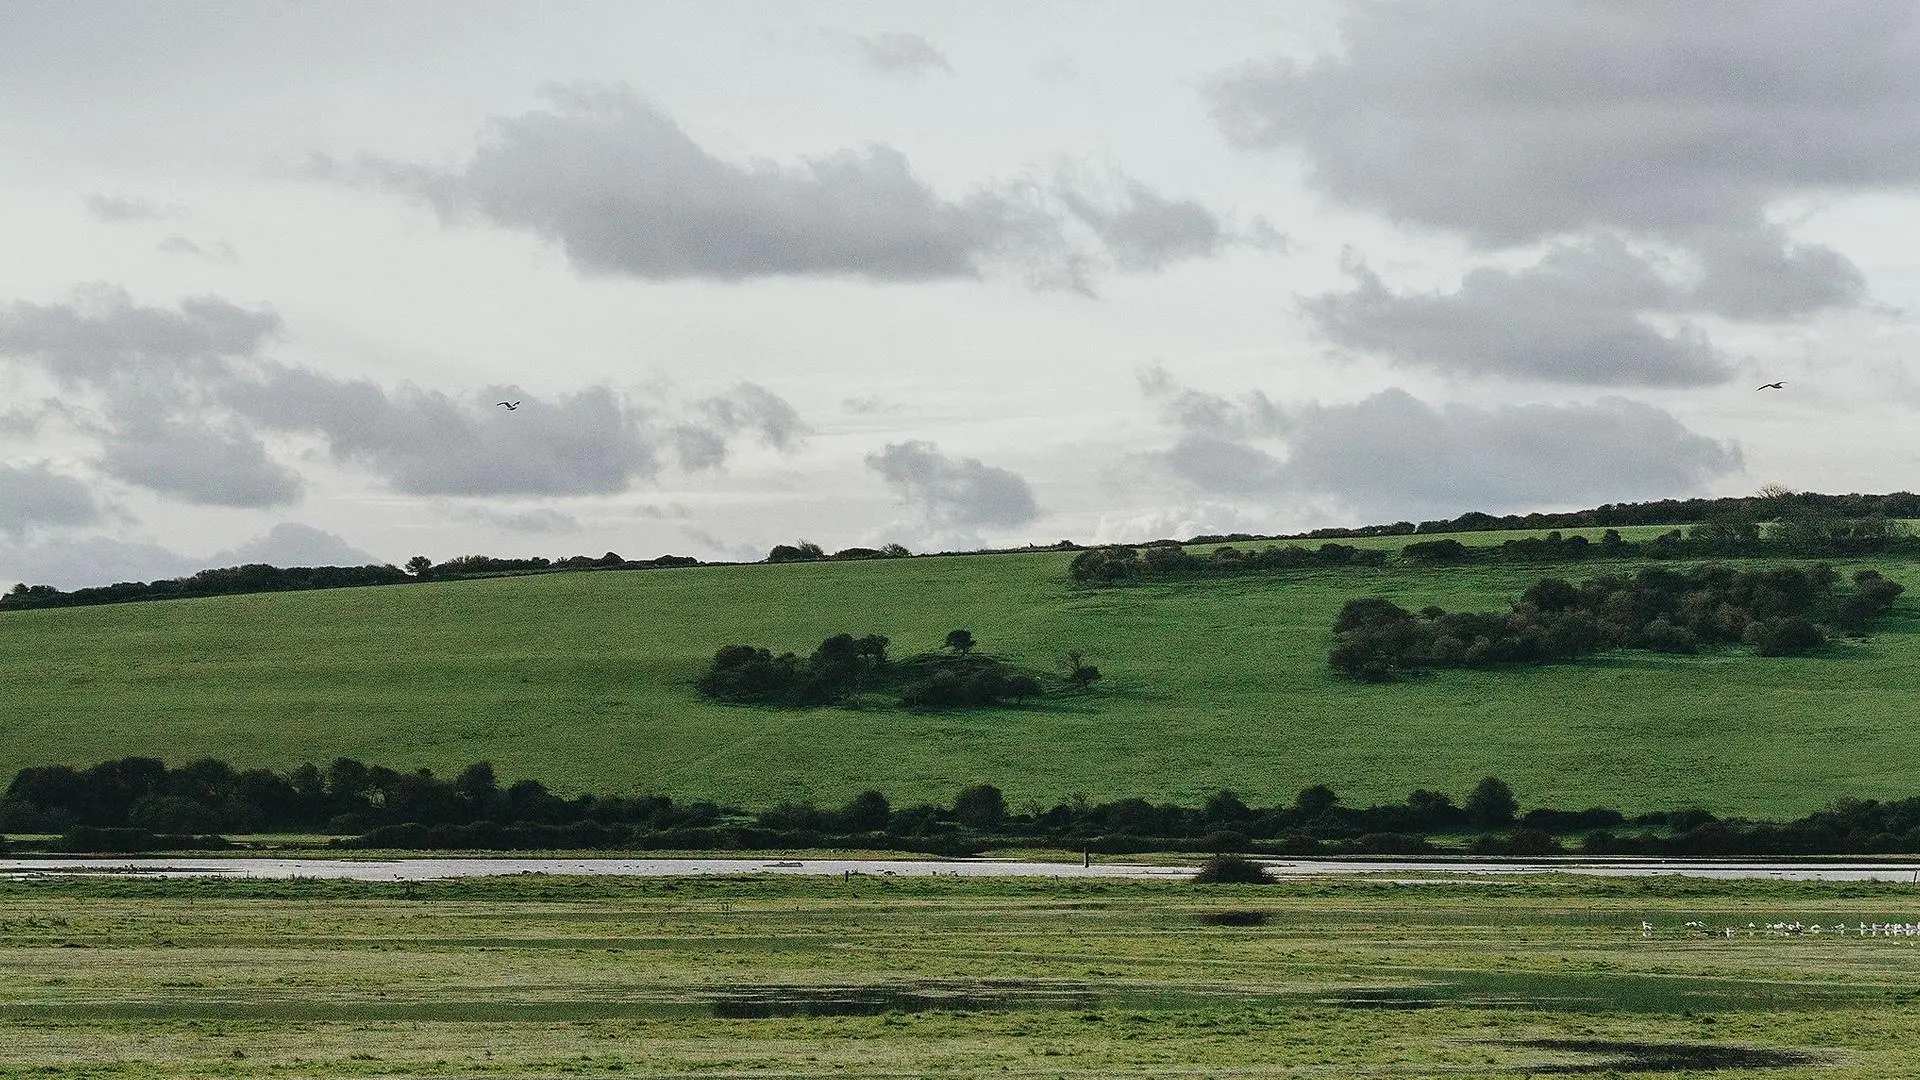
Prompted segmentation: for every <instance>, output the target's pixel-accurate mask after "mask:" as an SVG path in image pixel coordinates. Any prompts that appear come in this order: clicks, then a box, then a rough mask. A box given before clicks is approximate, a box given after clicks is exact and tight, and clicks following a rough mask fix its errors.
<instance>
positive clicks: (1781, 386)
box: [1754, 382, 1787, 390]
mask: <svg viewBox="0 0 1920 1080" xmlns="http://www.w3.org/2000/svg"><path fill="white" fill-rule="evenodd" d="M1786 388H1787V384H1786V383H1784V382H1770V383H1767V384H1765V385H1764V386H1756V387H1754V389H1755V390H1785V389H1786Z"/></svg>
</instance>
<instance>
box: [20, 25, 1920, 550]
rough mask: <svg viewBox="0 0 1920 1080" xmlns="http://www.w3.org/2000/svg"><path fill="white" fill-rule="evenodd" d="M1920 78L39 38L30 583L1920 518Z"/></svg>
mask: <svg viewBox="0 0 1920 1080" xmlns="http://www.w3.org/2000/svg"><path fill="white" fill-rule="evenodd" d="M1915 56H1920V8H1916V6H1915V5H1913V4H1912V3H1910V2H1906V0H1901V2H1897V3H1894V2H1888V3H1876V2H1860V3H1852V2H1842V0H1829V2H1824V3H1819V4H1812V3H1806V2H1804V0H1785V2H1763V0H1739V2H1732V0H1727V2H1716V0H1696V2H1690V3H1686V4H1675V3H1669V2H1665V0H1661V2H1645V3H1641V2H1634V0H1595V2H1592V3H1567V2H1548V0H1533V2H1529V3H1526V4H1514V3H1512V2H1510V0H1436V2H1434V3H1425V4H1420V3H1335V2H1327V3H1289V4H1283V5H1276V4H1271V3H1255V2H1248V3H1237V2H1215V3H1200V4H1178V5H1176V4H1168V3H1156V4H1144V3H1142V4H1132V3H1119V2H1116V3H1103V4H1099V5H1090V4H1078V3H1072V4H1069V3H1060V4H1045V3H1038V4H1036V3H1017V4H1016V3H989V2H981V3H968V4H954V3H949V2H928V3H912V2H895V3H888V4H870V3H842V4H835V3H805V2H780V3H773V2H768V0H762V2H758V3H739V2H725V0H721V2H713V0H702V2H699V3H694V2H687V3H664V2H662V3H640V4H634V3H611V2H609V3H590V2H575V3H568V2H555V3H547V4H537V5H536V4H519V3H516V4H489V3H485V2H476V0H460V2H458V3H454V2H443V3H428V2H416V3H406V4H392V3H385V2H381V3H362V2H353V0H344V2H333V3H328V4H289V3H278V2H276V3H206V4H192V5H185V4H176V5H163V4H147V3H98V2H89V0H68V2H63V3H58V4H50V3H40V2H37V0H36V2H21V0H0V133H4V147H5V153H4V154H0V245H3V246H4V250H5V251H6V253H7V257H6V258H4V259H0V380H3V381H4V387H3V389H4V395H5V400H4V401H3V402H0V582H9V581H14V580H27V581H32V582H46V583H51V584H56V585H61V586H63V587H73V586H78V585H86V584H97V583H102V582H107V581H113V580H130V579H148V578H153V577H159V576H170V575H173V574H178V573H184V572H190V571H192V570H194V569H198V568H201V567H204V566H208V565H224V564H229V563H233V562H240V561H267V562H276V563H280V564H283V565H290V564H296V563H325V562H362V561H369V560H377V561H383V562H396V563H397V562H401V561H404V560H405V559H407V558H408V557H409V556H412V555H415V554H425V555H428V556H429V557H431V558H434V559H436V560H441V559H446V558H451V557H454V556H457V555H462V554H472V553H487V554H501V555H534V554H541V555H548V556H562V555H569V554H576V553H586V554H599V553H601V552H604V551H608V550H613V551H617V552H620V553H621V554H623V555H625V556H628V557H630V558H642V557H650V556H653V555H658V554H662V553H668V552H671V553H675V554H690V555H696V556H700V557H702V558H757V557H760V556H761V555H764V553H765V552H766V550H767V549H768V548H769V547H771V546H772V545H773V544H775V543H783V542H785V543H791V542H793V541H795V540H797V539H801V538H805V539H809V540H812V541H814V542H816V543H820V544H822V545H824V546H825V547H827V548H828V549H830V550H831V549H835V548H839V547H845V546H851V545H870V546H877V545H879V544H881V543H885V542H889V541H894V542H899V543H904V544H906V545H907V546H909V547H910V548H913V549H914V550H916V551H918V550H930V549H942V548H955V547H974V546H980V545H996V546H998V545H1010V544H1019V543H1026V542H1052V541H1054V540H1058V539H1062V538H1070V539H1074V540H1079V541H1093V540H1103V541H1111V540H1139V539H1148V538H1152V537H1158V536H1166V535H1188V534H1192V533H1196V532H1219V531H1234V530H1248V531H1259V532H1273V531H1291V530H1297V529H1305V528H1312V527H1316V526H1321V525H1334V524H1360V523H1366V522H1373V521H1391V520H1397V519H1402V518H1411V519H1420V518H1423V517H1435V516H1452V515H1455V514H1458V513H1460V512H1462V511H1466V510H1482V511H1488V512H1505V511H1514V510H1528V509H1556V508H1560V509H1564V508H1576V507H1580V506H1588V505H1594V504H1597V503H1602V502H1608V501H1619V500H1631V499H1644V498H1659V497H1665V496H1682V495H1692V494H1744V493H1747V492H1751V491H1753V490H1754V489H1755V488H1757V487H1759V486H1760V485H1762V484H1784V485H1786V486H1788V487H1792V488H1796V489H1816V490H1823V491H1890V490H1900V489H1909V488H1912V487H1913V486H1914V483H1915V481H1914V474H1915V472H1916V466H1917V465H1920V440H1917V439H1916V437H1915V436H1914V435H1913V431H1914V426H1915V420H1916V418H1917V416H1916V410H1917V409H1920V371H1916V370H1915V369H1914V366H1913V365H1912V364H1910V363H1909V359H1908V358H1909V356H1910V355H1920V351H1916V346H1920V326H1916V314H1915V305H1916V303H1920V268H1917V267H1916V263H1915V260H1914V258H1913V256H1912V253H1911V250H1912V246H1913V245H1912V239H1911V237H1910V235H1909V233H1910V232H1911V226H1912V224H1913V223H1914V222H1916V221H1920V199H1916V186H1917V185H1920V65H1916V64H1915V63H1913V58H1914V57H1915ZM1773 380H1785V381H1786V387H1785V389H1784V390H1781V391H1766V392H1756V391H1755V390H1754V387H1755V386H1756V385H1758V384H1759V383H1761V382H1770V381H1773ZM502 400H509V401H518V402H520V403H521V404H520V406H519V407H518V408H517V409H514V410H511V411H509V410H507V409H504V408H500V407H498V406H497V405H496V404H495V403H496V402H498V401H502Z"/></svg>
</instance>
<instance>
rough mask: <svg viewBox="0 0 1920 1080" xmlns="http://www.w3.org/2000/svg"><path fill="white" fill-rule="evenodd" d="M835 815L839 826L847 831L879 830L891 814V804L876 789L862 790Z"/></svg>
mask: <svg viewBox="0 0 1920 1080" xmlns="http://www.w3.org/2000/svg"><path fill="white" fill-rule="evenodd" d="M837 816H838V817H839V819H840V821H839V824H840V827H841V828H842V829H845V830H846V831H848V832H879V831H880V830H881V829H884V828H886V827H887V819H888V818H890V817H892V816H893V805H892V804H891V803H889V802H887V797H886V796H885V795H882V794H880V793H879V792H877V791H863V792H861V793H860V794H858V795H855V796H854V797H853V799H852V801H850V802H848V803H847V805H846V806H844V807H841V809H840V813H839V814H838V815H837Z"/></svg>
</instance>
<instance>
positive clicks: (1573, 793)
mask: <svg viewBox="0 0 1920 1080" xmlns="http://www.w3.org/2000/svg"><path fill="white" fill-rule="evenodd" d="M1465 539H1467V540H1468V541H1469V542H1480V543H1484V542H1488V541H1487V539H1486V538H1485V537H1466V538H1465ZM1396 540H1397V541H1401V542H1403V541H1404V538H1389V540H1388V541H1387V542H1389V543H1392V542H1394V541H1396ZM1069 557H1070V556H1069V555H1068V554H1064V553H1051V552H1049V553H1038V554H1031V555H997V556H986V557H956V558H922V559H903V560H884V561H875V562H858V563H811V564H794V565H781V566H764V565H756V566H737V567H702V568H696V569H687V570H675V571H665V572H633V573H577V574H553V575H544V576H537V577H522V578H500V579H491V580H480V581H466V582H450V583H434V584H421V585H405V586H395V587H384V588H363V589H346V590H335V591H328V592H307V593H291V594H279V595H253V596H234V597H222V598H216V599H207V600H186V601H168V602H161V603H146V604H128V605H121V606H110V607H91V608H74V609H62V610H48V611H27V612H13V613H8V614H6V615H5V616H4V617H0V672H4V679H5V694H6V697H5V699H4V700H5V705H4V716H5V727H4V730H5V732H6V738H5V739H4V740H0V773H4V774H8V775H10V774H11V772H12V770H14V769H17V768H19V767H21V766H24V765H29V764H44V763H49V762H67V763H73V764H88V763H91V762H93V761H96V760H99V759H103V758H109V757H118V756H121V755H125V754H136V753H138V754H150V755H154V756H158V757H163V758H166V759H168V760H169V761H173V762H180V761H183V760H186V759H188V758H192V757H197V756H207V755H211V756H217V757H222V758H225V759H227V760H229V761H232V762H234V763H235V764H237V765H242V766H255V765H265V766H270V767H274V768H286V767H290V766H292V765H295V764H298V763H300V762H301V761H306V760H313V761H316V762H321V763H324V762H325V761H326V760H328V759H331V758H333V757H335V756H339V755H348V756H354V757H359V758H361V759H363V760H365V761H368V762H373V763H380V764H387V765H392V766H396V767H412V766H422V765H424V766H428V767H431V768H433V769H435V770H436V771H445V770H450V769H455V768H458V767H459V766H461V765H464V764H466V763H468V762H470V761H474V760H479V759H490V760H492V761H493V762H494V763H495V764H496V766H497V767H498V769H499V772H500V774H501V775H502V777H503V778H507V779H517V778H521V777H528V776H533V777H539V778H541V779H543V780H546V781H548V782H549V783H550V784H552V785H553V786H555V787H556V788H559V789H561V790H565V791H570V792H577V791H583V790H625V791H636V792H640V791H663V792H668V793H671V794H674V795H676V796H705V797H712V798H716V799H720V800H723V801H727V802H732V803H737V804H742V805H747V806H760V805H766V804H769V803H772V802H775V801H778V800H782V799H789V798H811V799H814V800H817V801H821V802H837V801H840V800H843V799H845V798H846V797H848V796H850V795H852V794H854V793H856V792H858V791H860V790H862V789H864V788H867V787H878V788H879V789H881V790H882V791H884V792H886V793H887V794H888V795H889V796H891V797H892V798H893V799H894V800H895V802H896V803H901V802H905V801H909V800H917V799H931V800H938V801H945V800H947V799H950V798H951V797H952V794H953V793H954V791H956V790H957V789H958V788H960V787H961V786H963V785H966V784H969V783H976V782H982V781H986V782H992V783H996V784H998V785H1000V786H1001V787H1002V788H1003V789H1005V790H1006V792H1007V794H1008V797H1009V801H1010V802H1011V803H1012V804H1013V805H1014V806H1016V807H1025V806H1028V805H1030V804H1033V803H1041V802H1044V803H1051V802H1053V801H1056V800H1060V799H1064V798H1068V797H1070V796H1072V795H1074V794H1076V793H1081V794H1085V795H1087V796H1089V797H1091V798H1093V799H1095V800H1103V799H1109V798H1118V797H1121V796H1125V795H1142V796H1147V797H1150V798H1154V799H1175V800H1180V801H1188V802H1191V801H1196V800H1199V799H1201V798H1203V797H1204V796H1205V795H1206V794H1208V793H1210V792H1212V791H1214V790H1217V789H1219V788H1221V787H1230V788H1233V789H1234V790H1236V791H1238V792H1240V793H1241V795H1242V796H1243V797H1244V798H1246V799H1247V800H1248V801H1249V802H1254V803H1268V802H1273V801H1279V800H1283V799H1286V798H1289V797H1290V796H1291V795H1292V793H1293V792H1294V791H1296V790H1298V789H1299V788H1300V787H1302V786H1304V785H1306V784H1309V783H1318V782H1325V783H1329V784H1331V785H1333V786H1334V787H1335V789H1336V790H1337V791H1339V792H1340V793H1341V795H1342V796H1343V797H1344V798H1345V799H1346V801H1348V802H1350V803H1362V802H1366V801H1371V800H1376V799H1379V800H1397V799H1399V798H1401V797H1403V796H1404V795H1405V794H1406V793H1407V792H1408V791H1409V790H1410V789H1412V788H1414V787H1429V788H1437V789H1440V790H1444V791H1448V792H1451V793H1454V794H1455V795H1456V797H1461V796H1464V795H1465V793H1466V792H1467V790H1468V789H1469V788H1470V787H1471V786H1472V784H1473V783H1474V782H1475V781H1476V780H1478V779H1479V778H1480V777H1482V776H1485V775H1487V774H1489V773H1491V774H1496V775H1498V776H1500V777H1502V778H1503V779H1505V780H1507V781H1508V782H1509V783H1510V784H1511V785H1512V786H1513V787H1514V789H1515V791H1516V792H1517V793H1518V794H1519V796H1520V798H1521V801H1522V803H1523V804H1524V805H1537V804H1544V803H1550V804H1555V805H1560V806H1567V807H1576V806H1585V805H1589V804H1593V803H1605V804H1609V805H1618V806H1621V807H1623V808H1625V809H1628V810H1639V809H1654V808H1665V807H1673V806H1683V805H1704V806H1706V807H1707V808H1709V809H1712V810H1715V811H1718V812H1723V813H1726V812H1734V813H1747V814H1757V815H1767V816H1789V815H1797V814H1800V813H1804V812H1806V811H1807V810H1810V809H1812V808H1814V807H1816V806H1818V805H1820V804H1822V803H1824V802H1826V801H1827V800H1828V799H1830V798H1832V797H1833V796H1836V795H1840V794H1851V795H1859V796H1868V797H1893V796H1906V795H1912V794H1915V793H1920V723H1916V721H1915V718H1914V688H1915V687H1920V620H1917V619H1916V618H1915V617H1914V612H1915V610H1916V603H1917V601H1916V596H1920V590H1915V591H1914V592H1913V593H1910V594H1909V596H1908V597H1907V598H1903V600H1902V603H1901V605H1900V607H1899V608H1898V609H1897V615H1898V617H1897V618H1896V619H1894V620H1893V621H1892V623H1891V625H1889V626H1887V627H1886V628H1885V629H1883V630H1881V631H1879V632H1877V633H1876V634H1875V636H1874V637H1873V638H1871V639H1869V640H1868V641H1866V642H1864V643H1842V644H1840V645H1837V646H1835V647H1834V648H1832V649H1831V650H1829V651H1828V652H1827V653H1826V654H1824V655H1821V656H1819V657H1817V658H1806V659H1771V660H1769V659H1758V658H1752V657H1747V656H1744V655H1740V656H1735V655H1724V656H1712V657H1658V656H1652V655H1649V654H1641V653H1630V654H1620V655H1617V656H1614V657H1609V658H1605V659H1601V660H1597V661H1593V662H1588V663H1584V664H1578V665H1571V666H1562V667H1551V668H1542V669H1537V670H1527V671H1504V672H1471V671H1449V672H1446V673H1443V674H1440V675H1437V676H1434V677H1432V678H1428V679H1422V680H1418V681H1414V682H1408V683H1402V684H1397V685H1388V686H1370V685H1360V684H1355V683H1349V682H1344V681H1339V680H1336V679H1335V678H1333V677H1332V676H1331V675H1330V673H1329V672H1328V670H1327V667H1326V664H1325V656H1326V648H1327V644H1328V628H1329V626H1330V625H1331V623H1332V620H1333V617H1334V614H1335V613H1336V611H1337V610H1338V609H1339V607H1340V605H1341V603H1342V602H1344V601H1345V600H1346V599H1348V598H1351V597H1354V596H1360V595H1373V594H1377V595H1386V596H1389V597H1391V598H1393V599H1394V600H1396V601H1397V602H1399V603H1401V604H1402V605H1403V606H1406V607H1409V608H1419V607H1421V606H1424V605H1426V604H1429V603H1433V604H1439V605H1440V606H1442V607H1445V608H1448V609H1449V610H1457V609H1469V608H1490V607H1504V606H1505V605H1506V603H1508V602H1509V601H1510V600H1511V599H1512V598H1513V597H1515V596H1516V595H1517V594H1518V593H1519V591H1520V590H1521V589H1522V588H1524V587H1525V585H1526V584H1527V583H1529V582H1530V581H1532V580H1533V579H1535V578H1537V577H1538V576H1539V575H1540V573H1541V571H1540V570H1538V569H1529V568H1522V567H1491V566H1476V567H1472V568H1464V569H1460V568H1456V569H1444V570H1440V569H1422V568H1396V567H1388V568H1383V569H1371V570H1369V569H1338V570H1324V571H1313V572H1305V573H1294V574H1289V575H1286V576H1277V577H1257V576H1256V577H1243V578H1236V579H1224V580H1212V581H1204V582H1189V583H1180V584H1161V585H1145V586H1132V587H1125V588H1118V589H1086V588H1080V587H1075V586H1073V585H1071V584H1069V583H1068V581H1067V577H1066V564H1067V561H1068V559H1069ZM1858 565H1871V566H1876V567H1879V568H1881V569H1882V570H1883V571H1884V572H1885V573H1887V575H1888V576H1889V577H1892V578H1894V579H1896V580H1901V581H1903V582H1905V583H1906V584H1908V586H1909V587H1910V588H1911V587H1913V586H1916V585H1920V567H1917V566H1916V565H1915V564H1913V563H1911V562H1901V561H1895V560H1890V559H1884V558H1883V559H1863V560H1858ZM1603 568H1605V564H1588V565H1586V566H1576V567H1569V568H1566V569H1564V570H1562V571H1557V572H1563V573H1566V574H1568V575H1569V576H1576V577H1577V576H1584V575H1586V574H1589V573H1598V572H1601V571H1602V569H1603ZM955 627H966V628H968V629H970V630H972V631H973V633H974V635H975V636H976V637H977V638H978V639H979V641H980V646H981V648H982V649H983V650H986V651H990V652H993V653H997V654H1001V655H1005V656H1007V657H1009V658H1012V659H1015V660H1018V661H1021V662H1024V663H1027V664H1030V665H1032V666H1035V667H1050V666H1052V665H1053V663H1054V662H1055V661H1056V660H1057V659H1058V658H1059V657H1060V656H1061V655H1062V654H1063V653H1064V652H1065V651H1066V650H1067V649H1080V650H1082V651H1084V652H1085V653H1086V655H1087V659H1088V660H1089V661H1090V662H1092V663H1095V664H1098V665H1099V666H1100V668H1101V670H1102V671H1103V672H1104V673H1105V674H1106V678H1105V680H1104V681H1102V682H1101V683H1099V684H1096V687H1095V689H1094V691H1093V692H1092V693H1091V694H1089V695H1087V696H1085V697H1069V698H1062V699H1056V700H1054V701H1052V702H1050V703H1044V704H1040V705H1035V706H1029V707H1026V708H1019V709H1004V710H996V711H987V712H967V713H952V714H945V715H916V714H913V713H908V712H903V711H898V710H892V709H887V710H868V711H849V710H844V709H820V710H813V711H806V712H776V711H769V710H760V709H753V708H739V707H725V706H718V705H713V704H708V703H706V702H704V701H702V700H700V699H699V698H698V697H696V696H695V695H694V693H693V691H692V688H691V685H690V684H691V681H692V679H693V678H694V677H695V675H697V674H698V672H699V671H700V670H701V669H702V667H703V666H704V664H705V662H706V660H707V659H708V658H709V657H710V656H711V655H712V653H713V651H714V649H715V648H716V647H718V646H719V645H722V644H726V643H731V642H749V643H754V644H762V645H768V646H771V647H774V648H775V649H782V648H788V649H794V650H796V651H800V652H803V653H804V652H805V651H807V650H808V649H810V648H811V647H812V646H813V645H815V644H817V643H818V642H819V641H820V639H821V638H823V637H825V636H827V635H828V634H831V633H835V632H839V631H851V632H852V633H854V634H864V633H881V634H885V635H888V636H889V637H891V638H892V639H893V642H894V652H895V653H896V655H901V654H905V653H907V652H912V651H918V650H921V649H930V648H933V647H935V646H937V645H938V644H939V642H940V640H941V638H942V637H943V636H944V635H945V633H946V631H947V630H949V629H952V628H955Z"/></svg>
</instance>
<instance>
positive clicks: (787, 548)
mask: <svg viewBox="0 0 1920 1080" xmlns="http://www.w3.org/2000/svg"><path fill="white" fill-rule="evenodd" d="M911 554H913V552H911V551H908V550H907V549H906V548H904V547H902V546H901V545H899V544H888V545H886V546H885V547H877V548H869V547H850V548H841V549H840V550H839V551H836V552H834V553H833V554H831V555H829V554H827V550H826V549H825V548H823V547H821V546H820V545H819V544H816V543H814V542H813V541H811V540H802V541H800V542H799V543H795V544H775V545H773V550H772V551H769V552H767V561H768V562H770V563H789V562H824V561H827V560H830V559H837V560H840V561H843V562H844V561H850V560H858V559H904V558H906V557H907V556H909V555H911Z"/></svg>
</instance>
